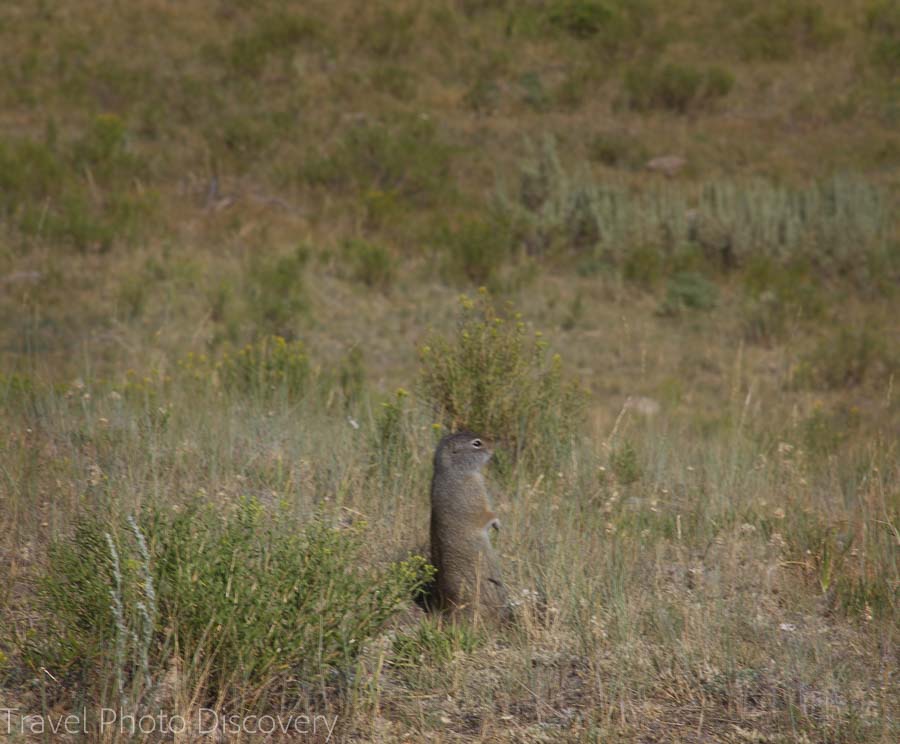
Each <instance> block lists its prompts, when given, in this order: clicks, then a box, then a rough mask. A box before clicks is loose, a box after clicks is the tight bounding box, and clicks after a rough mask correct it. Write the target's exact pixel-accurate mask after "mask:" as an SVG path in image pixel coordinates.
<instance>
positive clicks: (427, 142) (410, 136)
mask: <svg viewBox="0 0 900 744" xmlns="http://www.w3.org/2000/svg"><path fill="white" fill-rule="evenodd" d="M451 153H452V150H451V148H450V146H449V145H447V144H446V143H445V142H444V141H443V139H442V138H441V137H440V136H439V134H438V131H437V128H436V127H435V125H434V123H433V122H432V121H431V120H430V119H428V118H427V117H424V116H407V117H400V118H399V119H397V120H396V121H393V122H390V123H389V124H381V123H375V122H368V121H367V122H364V123H360V124H357V125H354V126H353V127H351V128H350V129H349V130H348V131H347V132H346V133H345V134H344V136H343V138H342V139H341V141H340V142H339V143H338V145H337V146H336V147H335V148H334V149H333V150H332V152H331V153H330V154H328V155H326V156H325V157H321V158H310V159H309V160H308V162H307V163H306V164H305V165H304V175H305V177H306V179H307V180H308V181H310V182H312V183H313V184H320V185H326V186H332V187H335V186H338V187H340V186H345V187H346V186H352V187H355V188H356V189H357V190H358V191H360V192H362V193H366V192H369V191H373V190H374V191H380V192H387V193H395V194H397V195H398V196H400V197H402V198H403V199H404V200H406V201H408V202H410V203H412V204H415V205H417V206H427V205H430V204H432V203H434V202H435V201H436V199H437V198H438V196H439V195H441V194H446V193H447V192H448V190H449V189H450V186H449V174H450V159H451Z"/></svg>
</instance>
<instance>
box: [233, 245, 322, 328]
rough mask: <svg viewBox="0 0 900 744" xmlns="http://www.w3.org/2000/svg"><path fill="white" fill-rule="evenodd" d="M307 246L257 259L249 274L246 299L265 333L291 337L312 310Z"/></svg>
mask: <svg viewBox="0 0 900 744" xmlns="http://www.w3.org/2000/svg"><path fill="white" fill-rule="evenodd" d="M308 258H309V254H308V251H307V249H306V247H305V246H300V247H298V248H297V249H296V250H294V251H293V252H292V253H289V254H287V255H282V256H267V255H259V256H255V257H254V258H253V260H252V261H251V263H250V267H249V271H248V272H247V274H248V275H247V283H246V285H245V295H246V301H247V306H248V310H249V315H250V317H251V318H252V319H253V320H254V321H255V324H256V326H257V328H258V330H259V331H261V332H262V333H274V334H278V335H282V336H291V335H292V334H293V332H294V323H295V322H296V320H297V318H298V317H299V316H300V315H302V314H303V313H304V312H306V310H307V308H308V302H307V294H306V287H305V284H304V281H303V274H304V270H305V268H306V263H307V261H308Z"/></svg>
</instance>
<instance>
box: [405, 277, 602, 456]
mask: <svg viewBox="0 0 900 744" xmlns="http://www.w3.org/2000/svg"><path fill="white" fill-rule="evenodd" d="M419 380H420V385H421V389H422V394H423V397H424V399H425V400H426V401H427V403H428V404H429V405H430V406H431V408H432V409H433V411H434V413H435V415H436V417H437V420H438V421H439V422H440V423H442V424H443V426H444V427H445V428H446V429H447V430H450V431H453V430H456V429H460V428H469V429H471V430H473V431H477V432H479V433H481V434H483V435H484V436H487V437H489V438H496V439H498V440H501V441H502V442H503V444H504V446H505V447H508V448H509V451H510V453H511V454H513V455H514V456H516V457H518V458H520V459H522V460H524V461H525V462H527V463H531V464H536V463H543V464H552V463H554V462H556V461H557V460H558V458H559V457H562V456H563V455H564V453H565V452H567V451H568V450H569V447H570V446H571V444H572V440H573V437H574V436H575V434H576V432H577V431H578V430H579V427H580V425H581V422H582V419H583V404H584V394H583V392H582V391H581V390H580V389H579V388H578V387H577V386H576V385H575V384H574V383H572V382H570V381H568V380H567V379H566V378H565V375H564V374H563V371H562V361H561V359H560V357H559V355H553V356H552V357H550V358H548V354H547V344H546V342H545V341H544V340H543V338H542V337H541V335H540V334H537V335H535V334H533V333H532V332H530V331H529V330H528V329H527V327H526V325H525V323H523V322H522V321H521V320H520V319H519V316H513V317H507V316H503V315H501V314H499V313H498V312H497V310H496V308H495V307H494V304H493V302H492V301H491V299H490V297H489V296H488V294H487V292H486V291H484V290H482V291H481V292H480V293H479V296H478V298H477V299H476V300H473V299H470V298H468V297H463V298H462V315H461V318H460V321H459V325H458V327H457V331H456V333H455V334H454V335H453V336H452V337H446V336H443V335H432V336H431V338H429V339H428V341H427V343H426V344H425V345H424V346H423V347H422V349H421V352H420V370H419Z"/></svg>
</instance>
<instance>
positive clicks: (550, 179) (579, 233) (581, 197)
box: [499, 137, 603, 255]
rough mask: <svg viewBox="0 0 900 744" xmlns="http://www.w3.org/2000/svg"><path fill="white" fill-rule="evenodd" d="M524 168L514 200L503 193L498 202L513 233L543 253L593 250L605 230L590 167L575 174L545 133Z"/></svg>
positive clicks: (536, 252) (532, 251)
mask: <svg viewBox="0 0 900 744" xmlns="http://www.w3.org/2000/svg"><path fill="white" fill-rule="evenodd" d="M531 150H532V157H530V158H529V159H528V160H526V161H525V162H524V163H522V165H521V166H520V168H519V182H518V194H517V196H516V198H515V199H512V198H510V197H509V196H507V195H506V194H504V193H501V194H500V196H499V204H500V208H501V210H502V213H503V215H504V217H505V218H506V219H507V220H508V222H509V225H510V228H511V230H512V233H513V235H514V236H515V238H516V239H517V242H520V243H521V244H523V245H524V246H525V249H526V250H527V252H528V253H530V254H532V255H542V254H547V253H552V252H554V251H560V250H567V251H569V252H573V253H579V254H584V253H589V252H591V251H592V250H593V249H594V248H596V247H597V245H598V244H599V242H600V240H601V238H602V235H603V220H602V218H601V214H600V212H601V208H602V207H601V200H602V195H601V193H600V191H599V189H597V188H596V187H595V185H594V183H593V181H592V180H591V179H590V178H589V176H588V173H587V171H582V172H580V173H579V176H578V178H575V179H573V178H570V177H569V175H568V174H567V173H566V171H565V170H564V169H563V167H562V165H561V164H560V162H559V158H558V157H557V154H556V142H555V140H554V139H553V138H552V137H546V138H545V139H544V141H543V143H542V146H541V147H540V148H536V147H534V146H533V145H532V146H531Z"/></svg>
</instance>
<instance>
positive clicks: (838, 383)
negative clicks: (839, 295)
mask: <svg viewBox="0 0 900 744" xmlns="http://www.w3.org/2000/svg"><path fill="white" fill-rule="evenodd" d="M887 335H888V334H885V333H883V332H878V331H876V330H875V329H873V328H871V327H865V328H859V329H856V328H846V327H842V328H839V329H838V330H837V331H836V333H833V334H831V335H829V336H828V337H826V338H823V339H822V340H821V341H820V342H819V343H818V345H817V346H816V348H815V349H813V351H811V352H810V353H808V354H807V355H805V357H804V359H803V361H802V363H801V365H800V368H799V370H798V375H799V378H800V380H801V382H804V383H806V384H808V385H810V386H811V387H818V388H826V389H829V388H830V389H840V388H847V387H855V386H857V385H861V384H862V383H863V382H865V381H866V379H867V378H869V377H870V376H873V375H879V376H881V377H890V375H891V374H893V373H894V372H896V370H897V369H898V365H900V360H898V358H897V355H896V352H895V351H893V350H892V349H891V347H889V346H888V345H887V344H886V343H885V338H886V336H887ZM879 373H880V374H879Z"/></svg>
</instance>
